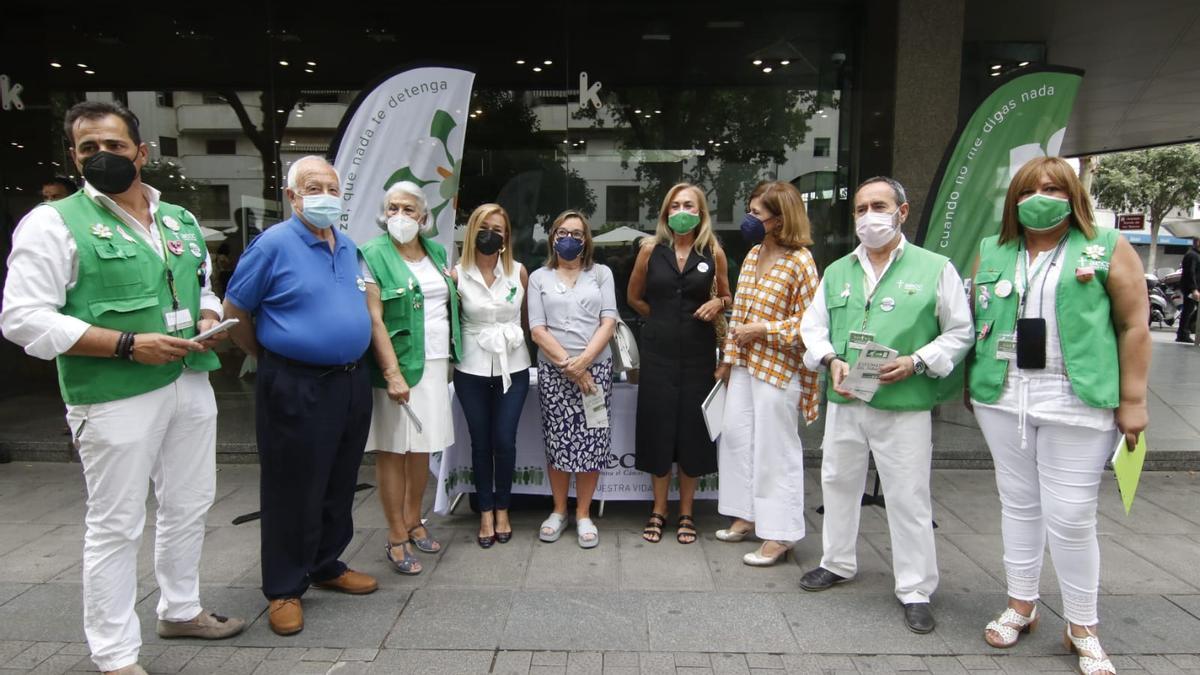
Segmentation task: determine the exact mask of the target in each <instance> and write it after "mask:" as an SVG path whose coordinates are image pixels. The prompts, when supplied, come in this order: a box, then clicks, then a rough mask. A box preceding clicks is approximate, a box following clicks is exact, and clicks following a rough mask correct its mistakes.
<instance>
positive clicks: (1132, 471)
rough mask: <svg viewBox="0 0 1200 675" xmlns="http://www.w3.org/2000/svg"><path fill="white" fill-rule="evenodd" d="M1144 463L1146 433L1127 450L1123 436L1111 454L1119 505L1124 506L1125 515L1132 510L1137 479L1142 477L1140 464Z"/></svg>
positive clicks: (1139, 436)
mask: <svg viewBox="0 0 1200 675" xmlns="http://www.w3.org/2000/svg"><path fill="white" fill-rule="evenodd" d="M1145 461H1146V432H1142V433H1140V434H1138V440H1137V445H1136V446H1135V447H1134V448H1133V450H1132V451H1131V450H1129V446H1128V443H1126V441H1125V435H1124V434H1121V442H1120V443H1117V451H1116V452H1115V453H1113V457H1112V467H1113V475H1115V476H1116V477H1117V488H1118V489H1119V490H1120V491H1121V503H1123V504H1125V515H1129V510H1130V509H1131V508H1133V495H1134V494H1135V493H1136V492H1137V486H1138V479H1139V478H1141V476H1142V463H1143V462H1145Z"/></svg>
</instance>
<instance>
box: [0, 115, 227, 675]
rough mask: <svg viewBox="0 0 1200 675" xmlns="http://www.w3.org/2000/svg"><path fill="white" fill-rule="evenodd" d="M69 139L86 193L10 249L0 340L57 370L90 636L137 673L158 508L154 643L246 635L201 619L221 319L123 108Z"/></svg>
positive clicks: (97, 655)
mask: <svg viewBox="0 0 1200 675" xmlns="http://www.w3.org/2000/svg"><path fill="white" fill-rule="evenodd" d="M64 131H65V133H66V136H67V139H68V140H69V141H70V143H71V155H72V158H73V159H74V161H75V165H76V167H77V168H78V170H79V171H80V173H81V174H82V175H83V177H84V178H85V180H86V183H85V185H84V189H83V190H80V191H79V192H76V193H75V194H73V195H71V196H69V197H66V198H65V199H61V200H58V201H55V202H52V203H48V204H43V205H41V206H38V207H37V208H35V209H34V210H33V211H31V212H30V213H29V215H27V216H26V217H25V218H24V219H22V221H21V223H20V225H19V226H18V227H17V230H16V232H15V233H14V235H13V249H12V254H11V256H10V257H9V260H8V270H9V271H8V279H7V283H6V284H5V287H4V308H3V313H2V314H0V328H2V329H3V331H4V336H5V337H6V338H8V339H9V340H11V341H13V342H15V343H17V344H18V345H21V346H22V347H24V348H25V351H26V353H28V354H30V355H31V356H36V357H38V358H43V359H52V358H53V359H56V360H57V362H58V380H59V388H60V389H61V391H62V396H63V400H64V401H65V402H66V404H67V424H68V425H69V426H70V429H71V433H72V434H73V436H74V442H75V447H76V448H77V449H78V451H79V458H80V460H81V462H82V463H83V477H84V481H85V482H86V484H87V517H86V522H87V531H86V534H85V535H84V545H83V619H84V633H85V634H86V636H87V640H88V646H89V647H90V649H91V652H92V660H93V661H95V663H96V666H97V667H98V668H99V669H100V670H101V671H102V672H105V673H114V672H115V673H135V674H136V673H144V672H145V671H143V670H142V668H141V667H140V666H139V665H138V662H137V661H138V651H139V649H140V647H141V629H140V626H139V623H138V618H137V615H136V614H135V613H134V605H135V603H136V602H137V599H138V589H137V580H138V570H137V555H138V548H139V546H140V544H141V537H142V528H143V527H144V524H145V521H146V492H147V487H148V485H149V483H150V482H151V481H153V483H154V494H155V498H156V500H157V502H158V513H157V514H156V524H155V547H154V548H155V556H154V571H155V577H156V579H157V581H158V586H159V590H160V597H159V601H158V624H157V631H158V634H159V635H160V636H162V637H165V638H174V637H194V638H207V639H218V638H226V637H230V636H233V635H236V634H237V633H239V632H241V630H242V629H243V628H244V626H245V622H244V621H242V620H241V619H230V618H226V617H222V616H219V615H217V614H214V613H212V612H208V611H206V610H204V609H203V608H202V607H201V605H200V575H199V567H200V550H201V545H202V543H203V541H204V525H205V516H206V515H207V513H208V509H209V507H210V506H211V505H212V501H213V494H214V491H215V486H216V465H215V461H216V426H217V406H216V400H215V397H214V396H213V390H212V387H211V386H210V385H209V382H208V372H209V371H211V370H215V369H216V368H217V367H219V365H220V363H219V362H218V360H217V357H216V355H215V354H214V353H213V352H212V351H210V348H211V347H212V346H213V344H214V343H215V339H209V340H205V341H204V342H197V341H195V340H193V339H192V338H194V337H195V336H196V335H197V334H198V331H203V330H205V329H207V328H209V327H211V326H213V325H215V324H216V323H217V322H218V321H220V319H221V304H220V301H219V300H218V299H217V297H216V296H215V295H214V294H213V293H212V290H211V286H210V283H209V270H210V269H211V266H210V264H209V260H208V254H207V252H206V251H205V249H204V237H203V235H202V234H201V232H200V225H199V223H197V222H196V218H195V217H194V216H192V214H191V213H189V212H188V211H187V210H186V209H183V208H181V207H178V206H175V205H173V204H168V203H167V202H164V201H161V200H160V199H159V192H158V190H155V189H154V188H152V187H150V186H149V185H145V184H143V183H142V182H141V178H140V173H141V169H142V167H143V166H144V165H145V163H146V159H147V156H148V150H147V148H146V145H145V144H144V143H142V142H141V138H140V135H139V132H138V124H137V118H136V117H135V116H134V115H133V114H132V113H130V112H129V111H128V110H126V109H125V108H123V107H121V106H119V105H116V104H113V103H106V102H99V101H85V102H83V103H80V104H78V105H76V106H74V107H73V108H71V110H70V111H69V112H68V113H67V116H66V122H65V125H64Z"/></svg>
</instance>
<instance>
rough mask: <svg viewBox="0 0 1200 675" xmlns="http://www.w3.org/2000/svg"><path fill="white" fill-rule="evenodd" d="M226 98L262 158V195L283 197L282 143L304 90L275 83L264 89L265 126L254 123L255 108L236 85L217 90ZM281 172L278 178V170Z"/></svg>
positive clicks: (261, 99) (272, 198)
mask: <svg viewBox="0 0 1200 675" xmlns="http://www.w3.org/2000/svg"><path fill="white" fill-rule="evenodd" d="M217 93H218V94H219V95H220V96H221V98H223V99H225V102H226V103H228V104H229V107H230V108H233V113H234V114H235V115H237V118H238V123H239V124H241V125H242V133H244V134H245V135H246V138H249V139H250V142H251V143H253V144H254V148H255V149H256V150H258V154H259V157H260V158H261V159H262V168H263V172H262V196H263V199H266V200H268V201H279V194H280V192H282V191H283V188H284V187H285V186H284V184H283V179H284V175H285V174H284V172H283V169H282V167H280V162H279V145H280V143H281V142H282V141H283V132H284V131H285V130H286V129H287V125H288V119H289V115H291V113H292V108H293V107H295V105H296V104H297V103H299V102H300V100H301V95H300V90H299V89H298V88H296V87H290V86H275V87H271V88H268V89H265V90H263V91H262V92H261V93H260V94H259V97H258V100H259V108H260V109H261V111H262V119H261V126H260V125H257V124H255V123H254V119H253V118H252V115H251V112H250V111H249V110H247V109H246V105H245V104H244V103H242V99H241V97H239V96H238V93H237V91H235V90H233V89H222V90H221V91H219V92H217ZM277 170H278V171H280V172H281V173H280V175H279V176H278V178H276V175H275V173H276V171H277Z"/></svg>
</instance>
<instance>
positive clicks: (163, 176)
mask: <svg viewBox="0 0 1200 675" xmlns="http://www.w3.org/2000/svg"><path fill="white" fill-rule="evenodd" d="M185 172H186V169H185V168H184V167H183V166H182V165H180V164H176V163H175V162H173V161H171V160H169V159H168V160H164V159H152V160H150V161H149V162H146V165H145V166H143V167H142V180H143V181H144V182H145V183H147V184H148V185H152V186H154V188H155V189H157V190H159V191H161V192H162V197H163V199H165V200H166V201H168V202H171V203H172V204H176V205H179V206H182V207H183V208H185V209H187V210H188V211H191V212H192V213H193V214H198V213H199V212H200V200H201V193H200V192H198V186H200V185H203V184H204V183H200V182H198V181H194V180H192V179H190V178H188V177H187V175H186V173H185Z"/></svg>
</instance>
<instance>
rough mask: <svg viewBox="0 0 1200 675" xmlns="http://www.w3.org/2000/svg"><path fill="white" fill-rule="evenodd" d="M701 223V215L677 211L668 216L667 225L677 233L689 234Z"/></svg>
mask: <svg viewBox="0 0 1200 675" xmlns="http://www.w3.org/2000/svg"><path fill="white" fill-rule="evenodd" d="M699 224H700V216H698V215H696V214H694V213H688V212H687V211H676V212H675V213H672V214H671V215H670V217H668V218H667V227H670V228H671V229H672V230H674V231H675V233H676V234H687V233H688V232H691V231H692V230H694V229H696V226H697V225H699Z"/></svg>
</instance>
